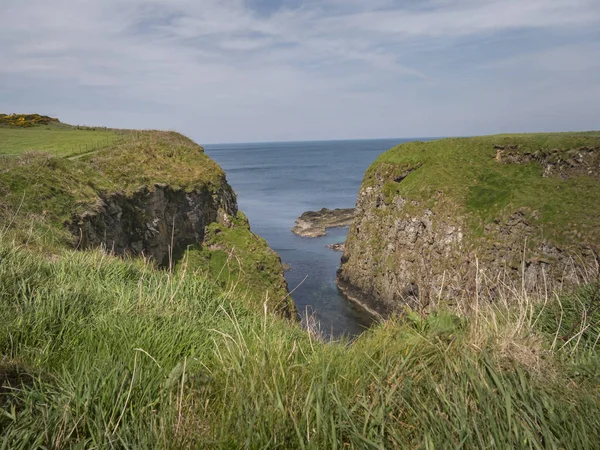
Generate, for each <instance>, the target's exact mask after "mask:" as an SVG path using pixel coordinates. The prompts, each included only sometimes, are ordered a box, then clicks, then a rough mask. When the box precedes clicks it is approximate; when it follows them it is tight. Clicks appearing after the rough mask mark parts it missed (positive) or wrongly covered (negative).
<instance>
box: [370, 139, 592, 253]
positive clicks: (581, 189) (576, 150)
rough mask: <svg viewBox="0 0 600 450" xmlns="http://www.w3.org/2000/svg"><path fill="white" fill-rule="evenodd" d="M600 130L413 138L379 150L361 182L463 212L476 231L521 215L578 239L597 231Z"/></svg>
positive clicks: (559, 236) (556, 234) (555, 234)
mask: <svg viewBox="0 0 600 450" xmlns="http://www.w3.org/2000/svg"><path fill="white" fill-rule="evenodd" d="M599 163H600V132H586V133H540V134H504V135H496V136H483V137H472V138H450V139H441V140H437V141H432V142H411V143H407V144H402V145H399V146H397V147H395V148H393V149H391V150H389V151H387V152H385V153H383V154H382V155H381V156H380V157H379V158H378V159H377V160H376V161H375V162H374V163H373V165H372V166H371V167H370V168H369V170H368V171H367V173H366V175H365V179H364V184H363V185H364V186H365V187H368V186H370V185H374V184H375V183H377V182H378V181H377V180H380V181H381V180H382V179H383V180H385V181H384V182H385V186H384V192H385V194H386V201H390V200H391V199H392V198H393V197H394V196H395V195H402V196H403V197H405V198H407V199H409V200H416V201H419V202H421V204H422V205H425V206H427V207H434V206H435V205H436V204H441V203H442V202H441V201H440V200H441V199H443V200H444V202H443V203H445V204H446V205H452V209H448V211H447V212H448V214H449V215H456V214H460V215H467V216H468V217H469V220H470V225H471V226H472V227H473V228H474V229H475V230H481V229H482V228H483V226H485V224H487V223H489V222H491V221H493V220H503V219H506V218H507V217H508V216H510V215H511V214H514V213H515V212H516V211H521V212H525V213H526V214H527V215H529V216H530V218H531V219H532V221H533V220H534V221H535V222H536V223H537V224H538V225H539V226H540V228H541V229H542V230H543V232H544V235H545V237H551V238H553V239H554V240H556V241H558V242H560V241H564V240H565V239H567V238H568V236H567V234H568V233H569V232H570V231H571V230H570V229H571V228H573V227H574V226H576V227H577V230H578V232H579V233H581V234H582V235H581V236H580V239H581V240H582V241H586V240H587V241H590V242H596V243H597V242H599V241H600V236H599V235H598V230H600V202H598V199H599V198H600V165H599Z"/></svg>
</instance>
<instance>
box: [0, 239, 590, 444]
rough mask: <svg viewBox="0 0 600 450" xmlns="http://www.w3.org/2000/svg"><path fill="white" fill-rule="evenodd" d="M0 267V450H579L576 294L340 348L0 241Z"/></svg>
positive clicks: (412, 319)
mask: <svg viewBox="0 0 600 450" xmlns="http://www.w3.org/2000/svg"><path fill="white" fill-rule="evenodd" d="M0 261H2V262H1V263H0V323H2V327H1V328H0V351H1V352H2V362H1V363H0V379H2V386H3V387H2V388H1V390H0V408H1V409H0V443H1V444H0V446H1V447H2V448H11V449H30V448H38V447H39V446H41V445H45V446H46V448H49V447H52V448H91V447H94V448H110V447H111V446H112V447H114V448H157V447H160V448H180V447H186V448H215V447H216V448H241V447H246V448H285V449H289V448H315V449H321V448H384V447H386V448H434V447H436V448H448V447H451V448H458V447H462V448H483V447H488V448H557V447H560V448H573V449H583V448H595V446H596V445H597V430H598V429H599V427H600V414H598V413H599V412H600V392H599V386H600V364H599V361H600V355H599V353H598V347H597V345H595V341H597V337H598V335H599V334H598V333H599V332H600V329H599V326H598V321H599V320H600V316H599V315H598V311H597V310H596V311H595V312H593V313H592V314H591V315H588V317H587V319H586V320H582V312H583V310H584V309H585V306H587V304H588V302H590V300H591V299H593V297H592V295H593V292H592V291H588V292H582V295H581V296H580V297H573V298H565V299H563V301H562V305H560V307H559V304H558V303H549V304H548V305H546V307H545V308H544V309H543V310H541V312H540V309H539V308H537V309H529V306H531V305H529V306H528V307H527V308H524V309H522V311H521V312H520V313H519V312H518V311H516V310H514V309H512V308H509V309H504V308H503V307H501V306H500V305H498V306H497V308H496V309H493V310H492V309H487V310H482V312H481V315H480V316H479V317H478V318H476V319H475V318H473V319H469V318H465V317H460V316H455V315H453V314H451V313H449V312H444V311H443V310H440V311H437V312H435V313H433V314H431V315H430V316H428V317H427V318H421V317H419V316H416V315H415V316H413V315H409V316H407V318H406V319H405V320H404V321H398V320H392V321H389V322H387V323H385V324H383V325H380V326H378V327H376V328H375V329H373V330H371V331H369V332H368V333H366V334H365V335H363V336H362V337H361V338H360V339H359V340H358V341H356V342H355V343H354V344H353V345H351V346H349V347H348V346H346V345H344V344H343V343H340V344H337V343H332V344H325V343H322V342H318V341H315V340H313V339H311V337H310V335H308V334H306V333H305V332H303V331H302V330H301V329H300V328H299V326H298V325H291V324H289V323H287V322H284V321H282V320H280V319H277V318H276V317H274V316H271V315H264V314H262V313H261V312H260V311H257V310H256V309H255V308H248V307H245V306H244V305H243V304H242V303H240V302H239V301H238V296H239V295H240V291H239V290H233V291H229V292H227V293H224V292H223V291H221V290H219V289H216V288H215V287H214V285H213V282H212V280H210V279H208V278H205V277H203V276H199V275H198V274H192V273H191V272H185V271H181V272H179V273H178V274H176V275H171V274H169V273H167V272H164V271H159V270H156V269H154V268H153V267H151V266H147V265H144V264H143V263H142V262H141V261H123V260H119V259H117V258H114V257H110V256H106V255H103V254H101V253H100V252H73V251H63V252H61V253H60V255H56V256H55V257H54V258H52V260H49V259H48V258H46V257H44V256H43V255H41V254H39V253H34V252H29V251H27V250H24V249H22V248H18V247H17V246H15V244H14V243H13V242H12V241H11V240H10V237H9V236H7V235H6V234H4V235H2V236H0ZM242 291H243V289H242ZM242 295H243V294H242ZM596 301H600V300H599V299H597V300H596ZM561 310H563V311H567V313H566V314H561ZM536 319H537V320H536ZM558 323H560V326H558V327H557V324H558ZM517 324H518V325H517ZM582 330H583V333H581V334H579V333H580V331H582ZM579 336H581V339H580V338H579ZM572 337H574V339H571V338H572ZM555 339H556V340H557V341H558V343H555V344H554V345H553V342H554V341H555ZM596 448H597V447H596Z"/></svg>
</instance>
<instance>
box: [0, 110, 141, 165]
mask: <svg viewBox="0 0 600 450" xmlns="http://www.w3.org/2000/svg"><path fill="white" fill-rule="evenodd" d="M7 117H10V116H7ZM1 124H2V120H1V117H0V155H12V156H14V155H21V154H23V153H25V152H33V151H36V152H45V153H49V154H52V155H55V156H75V155H79V154H85V153H90V152H94V151H98V150H101V149H103V148H106V147H110V146H114V145H116V144H118V143H120V142H123V141H124V140H126V139H128V138H130V137H131V135H130V134H129V133H127V132H126V131H117V130H110V129H103V128H87V127H82V128H79V127H72V126H69V125H64V124H61V123H54V122H50V123H49V124H48V125H36V126H33V125H30V126H25V127H23V126H21V127H19V126H1Z"/></svg>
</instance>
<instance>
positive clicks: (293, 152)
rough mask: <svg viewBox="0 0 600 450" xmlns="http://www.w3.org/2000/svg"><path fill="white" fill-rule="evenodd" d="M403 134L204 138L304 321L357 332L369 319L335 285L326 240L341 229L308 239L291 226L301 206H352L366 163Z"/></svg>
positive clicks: (334, 256)
mask: <svg viewBox="0 0 600 450" xmlns="http://www.w3.org/2000/svg"><path fill="white" fill-rule="evenodd" d="M410 140H414V139H380V140H355V141H319V142H285V143H251V144H215V145H204V148H205V151H206V153H207V154H208V155H209V156H210V157H211V158H213V159H214V160H215V161H216V162H217V163H219V165H220V166H221V167H222V168H223V169H224V170H225V171H226V172H227V180H228V181H229V184H231V186H233V188H234V189H235V191H236V192H237V194H238V204H239V207H240V209H241V210H242V211H243V212H244V213H245V214H246V215H247V216H248V219H249V220H250V225H251V228H252V231H254V232H255V233H257V234H258V235H260V236H262V237H264V238H265V239H266V240H267V242H268V243H269V246H270V247H271V248H272V249H273V250H275V251H276V252H277V253H279V255H280V256H281V259H282V261H283V262H284V263H287V264H289V265H290V267H291V269H290V270H289V271H287V272H286V279H287V282H288V284H289V288H290V290H291V289H294V288H296V290H295V291H294V293H293V294H292V297H293V299H294V301H295V303H296V306H297V307H298V310H299V311H300V314H301V316H302V320H303V322H304V323H306V320H307V317H313V318H314V319H315V320H316V321H317V322H318V323H319V325H320V329H321V331H322V332H323V333H324V334H325V335H328V336H330V337H333V338H337V337H340V336H342V335H347V336H351V337H352V336H356V335H358V334H360V333H361V332H363V331H364V330H365V329H366V328H368V327H369V326H370V325H371V323H372V319H371V317H370V316H369V315H368V314H366V313H365V312H364V311H362V310H361V309H360V308H358V307H356V306H355V305H354V304H352V303H351V302H348V301H347V300H346V299H345V298H344V297H343V296H342V295H341V294H340V292H339V291H338V289H337V286H336V285H335V274H336V271H337V268H338V266H339V264H340V259H341V253H339V252H335V251H333V250H330V249H328V248H327V244H331V243H337V242H343V241H344V240H345V238H346V234H347V229H342V228H340V229H330V230H329V231H328V235H327V236H325V237H321V238H315V239H309V238H301V237H299V236H296V235H295V234H293V233H292V232H291V231H290V230H291V228H292V227H293V226H294V222H295V220H296V218H298V217H299V216H300V215H301V214H302V213H303V212H305V211H309V210H313V211H314V210H318V209H320V208H323V207H326V208H351V207H354V205H355V203H356V196H357V194H358V189H359V187H360V184H361V182H362V178H363V175H364V172H365V170H366V169H367V168H368V167H369V165H370V164H371V163H372V162H373V161H374V160H375V159H376V158H377V156H379V155H380V154H381V153H382V152H384V151H385V150H387V149H389V148H391V147H393V146H395V145H397V144H400V143H402V142H407V141H410ZM305 278H306V279H305ZM303 280H304V282H303Z"/></svg>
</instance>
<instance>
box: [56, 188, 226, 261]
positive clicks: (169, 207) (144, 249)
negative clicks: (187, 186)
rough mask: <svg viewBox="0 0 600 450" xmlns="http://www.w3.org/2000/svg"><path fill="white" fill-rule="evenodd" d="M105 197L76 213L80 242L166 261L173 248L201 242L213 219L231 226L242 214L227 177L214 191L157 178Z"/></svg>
mask: <svg viewBox="0 0 600 450" xmlns="http://www.w3.org/2000/svg"><path fill="white" fill-rule="evenodd" d="M100 200H101V201H97V202H96V205H95V210H93V211H86V212H84V213H83V214H80V215H75V216H73V217H72V219H71V221H70V223H69V224H68V228H69V230H70V231H71V233H72V235H73V237H74V238H75V240H76V243H75V246H76V247H77V248H80V249H85V248H90V247H103V248H106V249H107V250H109V251H111V252H113V253H115V254H117V255H126V254H129V255H133V256H136V255H140V254H144V255H146V256H150V257H152V258H153V259H154V260H156V261H157V262H158V264H159V265H163V266H164V265H167V264H168V263H169V255H170V254H173V253H178V252H180V251H182V250H185V248H186V247H187V246H188V245H191V244H197V243H199V242H202V240H203V239H204V233H205V227H206V226H208V225H209V224H210V223H212V222H221V221H224V222H225V225H226V226H230V223H229V222H230V216H234V215H236V214H237V202H236V199H235V193H234V192H233V190H232V189H231V187H230V186H229V184H227V182H226V181H223V183H222V185H221V187H220V189H219V190H218V191H217V192H216V193H215V194H212V193H210V192H208V191H192V192H185V191H184V190H178V189H172V188H171V187H169V186H167V185H161V184H156V185H154V187H153V189H149V188H147V187H143V188H141V189H139V190H138V191H137V192H134V193H133V194H131V195H125V194H122V193H115V194H111V195H108V196H106V197H102V198H101V199H100ZM171 245H173V250H172V251H171V249H170V247H171Z"/></svg>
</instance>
